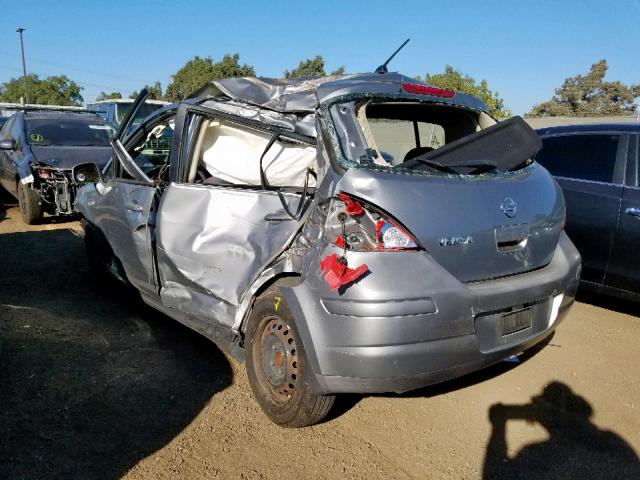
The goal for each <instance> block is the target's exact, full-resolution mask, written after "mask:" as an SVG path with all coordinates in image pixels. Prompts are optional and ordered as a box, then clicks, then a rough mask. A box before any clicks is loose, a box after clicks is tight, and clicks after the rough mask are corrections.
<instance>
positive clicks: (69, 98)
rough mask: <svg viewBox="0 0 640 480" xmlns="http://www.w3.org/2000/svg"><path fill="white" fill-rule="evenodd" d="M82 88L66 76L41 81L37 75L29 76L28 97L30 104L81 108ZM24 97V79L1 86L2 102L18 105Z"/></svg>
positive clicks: (13, 79) (17, 79)
mask: <svg viewBox="0 0 640 480" xmlns="http://www.w3.org/2000/svg"><path fill="white" fill-rule="evenodd" d="M81 90H82V87H81V86H80V85H78V84H77V83H76V82H74V81H73V80H71V79H69V78H68V77H67V76H66V75H57V76H51V77H48V78H46V79H41V78H39V77H38V75H36V74H35V73H31V74H29V75H27V97H28V100H29V103H39V104H44V105H65V106H80V105H82V102H83V98H82V95H81V94H80V92H81ZM23 96H24V83H23V79H22V78H12V79H10V80H9V81H8V82H5V83H3V84H2V85H0V101H3V102H11V103H18V102H20V98H21V97H23Z"/></svg>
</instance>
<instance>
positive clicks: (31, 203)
mask: <svg viewBox="0 0 640 480" xmlns="http://www.w3.org/2000/svg"><path fill="white" fill-rule="evenodd" d="M18 206H19V207H20V215H21V216H22V221H23V222H24V223H26V224H27V225H35V224H36V223H38V222H39V221H40V219H41V218H42V199H41V198H40V194H39V193H38V192H37V191H36V190H34V189H33V188H31V187H29V186H28V185H25V184H24V183H22V182H18Z"/></svg>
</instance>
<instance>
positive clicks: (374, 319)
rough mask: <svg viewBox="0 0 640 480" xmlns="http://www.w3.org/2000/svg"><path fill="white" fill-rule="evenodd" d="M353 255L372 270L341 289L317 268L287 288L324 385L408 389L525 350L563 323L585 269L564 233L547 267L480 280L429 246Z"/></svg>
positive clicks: (325, 388) (325, 389) (328, 389)
mask: <svg viewBox="0 0 640 480" xmlns="http://www.w3.org/2000/svg"><path fill="white" fill-rule="evenodd" d="M349 263H350V265H355V266H357V265H358V264H359V263H367V265H368V266H369V271H370V273H369V275H367V276H366V277H365V278H363V279H361V280H360V281H359V282H357V283H356V284H354V285H352V286H350V287H349V288H348V289H346V290H345V291H344V292H342V294H339V293H336V292H331V291H330V290H329V289H328V288H327V286H326V284H325V283H324V281H323V280H322V278H321V277H320V275H319V274H318V275H308V276H307V277H306V278H305V281H304V282H302V283H301V284H300V285H298V286H296V287H281V289H280V290H281V293H282V295H283V297H284V299H285V300H286V302H287V305H288V307H289V308H290V310H291V311H292V313H293V315H294V317H295V318H296V319H297V325H298V330H299V332H300V335H301V337H302V341H303V344H304V346H305V350H306V351H307V355H308V356H309V362H310V364H311V367H312V370H313V371H314V374H315V385H314V387H315V388H316V389H317V390H318V391H319V392H322V393H346V392H352V393H374V392H405V391H409V390H413V389H416V388H420V387H423V386H426V385H430V384H434V383H438V382H441V381H444V380H448V379H451V378H455V377H458V376H461V375H464V374H466V373H469V372H472V371H474V370H478V369H480V368H483V367H485V366H488V365H491V364H494V363H497V362H499V361H501V360H503V359H505V358H507V357H509V356H511V355H513V354H517V353H520V352H523V351H524V350H526V349H528V348H530V347H532V346H533V345H535V344H537V343H539V342H540V341H542V340H544V339H545V338H547V337H548V336H549V335H550V334H551V333H552V332H553V331H554V330H555V328H556V327H557V326H558V324H559V323H560V322H561V321H562V319H563V318H564V316H565V315H566V314H567V312H568V310H569V307H570V306H571V304H572V303H573V301H574V298H575V293H576V290H577V288H578V284H579V276H580V255H579V253H578V251H577V250H576V248H575V247H574V245H573V244H572V243H571V241H570V240H569V238H568V237H567V236H566V235H565V234H564V233H562V235H561V236H560V241H559V243H558V246H557V248H556V251H555V253H554V256H553V258H552V260H551V262H550V263H549V264H547V265H546V266H545V267H543V268H540V269H537V270H533V271H529V272H526V273H522V274H518V275H513V276H509V277H504V278H499V279H495V280H487V281H482V282H475V283H461V282H459V281H458V280H456V279H455V278H454V277H452V276H451V275H450V274H449V273H448V272H447V271H446V270H444V269H442V267H440V266H439V265H438V264H437V263H436V262H435V261H434V260H433V259H432V258H431V257H430V256H429V255H428V254H427V253H425V252H394V253H391V252H390V253H379V252H374V253H361V254H358V253H356V252H350V253H349ZM524 310H526V311H527V312H528V314H527V315H529V317H528V318H529V319H530V320H531V322H530V326H527V327H526V328H521V329H518V328H517V325H516V327H515V328H514V329H513V333H509V334H504V331H503V328H504V327H503V324H504V322H505V320H503V319H504V318H505V317H506V316H509V315H511V316H513V315H517V312H519V311H524ZM514 318H515V317H514Z"/></svg>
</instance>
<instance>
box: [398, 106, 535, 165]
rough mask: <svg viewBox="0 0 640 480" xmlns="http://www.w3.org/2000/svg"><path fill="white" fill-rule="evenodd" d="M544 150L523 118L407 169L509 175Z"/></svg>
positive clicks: (457, 143)
mask: <svg viewBox="0 0 640 480" xmlns="http://www.w3.org/2000/svg"><path fill="white" fill-rule="evenodd" d="M541 148H542V141H541V140H540V137H539V136H538V134H537V133H536V132H535V131H534V130H533V129H532V128H531V127H529V125H527V123H526V122H525V121H524V120H523V119H522V118H521V117H513V118H510V119H508V120H505V121H504V122H500V123H497V124H495V125H493V126H490V127H488V128H486V129H484V130H481V131H479V132H476V133H472V134H470V135H467V136H465V137H462V138H460V139H458V140H456V141H454V142H451V143H448V144H446V145H443V146H442V147H440V148H438V149H435V150H432V151H430V152H427V153H424V154H422V155H419V156H417V157H414V158H412V159H411V160H409V161H407V162H404V164H403V166H405V167H410V168H420V166H419V164H423V165H424V166H426V167H431V168H433V167H434V166H435V167H436V168H438V166H441V167H442V168H443V169H448V170H454V171H455V172H457V173H461V174H473V173H482V172H487V171H492V170H496V171H502V172H507V171H510V170H515V169H516V168H518V167H520V166H523V165H524V164H526V163H527V161H529V160H530V159H531V158H533V157H534V156H535V154H536V153H538V151H540V149H541Z"/></svg>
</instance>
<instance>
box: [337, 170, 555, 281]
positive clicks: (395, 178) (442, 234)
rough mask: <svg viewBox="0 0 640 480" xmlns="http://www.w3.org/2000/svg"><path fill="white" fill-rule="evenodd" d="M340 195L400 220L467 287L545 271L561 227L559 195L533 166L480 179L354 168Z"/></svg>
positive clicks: (340, 186)
mask: <svg viewBox="0 0 640 480" xmlns="http://www.w3.org/2000/svg"><path fill="white" fill-rule="evenodd" d="M337 188H338V190H339V191H343V192H345V193H348V194H350V195H352V196H354V197H359V198H361V199H363V200H365V201H367V202H369V203H371V204H373V205H376V206H378V207H380V208H381V209H383V210H385V211H386V212H388V213H389V214H390V215H391V216H393V217H395V218H396V219H397V220H398V221H399V222H400V223H401V224H402V225H403V226H404V227H405V228H406V229H407V230H408V231H409V232H410V233H411V234H413V235H414V236H415V237H416V239H417V241H418V243H419V244H420V245H421V246H422V247H424V248H425V249H426V250H427V252H428V253H429V254H430V255H431V256H432V257H433V258H434V259H435V260H436V261H437V262H438V263H439V264H440V265H442V266H443V267H444V268H446V269H447V270H448V271H449V272H450V273H451V274H452V275H454V276H455V277H456V278H457V279H458V280H460V281H462V282H473V281H479V280H485V279H491V278H497V277H504V276H507V275H513V274H517V273H521V272H525V271H528V270H533V269H536V268H539V267H542V266H544V265H546V264H547V263H549V262H550V261H551V258H552V256H553V253H554V251H555V248H556V245H557V243H558V239H559V236H560V232H561V231H562V228H563V227H562V224H563V216H564V210H565V208H564V199H563V196H562V192H561V190H560V188H559V187H558V185H557V183H556V182H555V181H554V180H553V179H552V177H551V176H550V175H549V173H548V172H547V171H546V170H545V169H544V168H543V167H541V166H539V165H538V164H535V163H534V164H532V165H530V166H528V167H525V168H522V169H520V170H518V171H515V172H503V173H499V174H490V175H479V176H469V175H411V174H394V173H390V172H381V171H374V170H366V169H350V170H348V171H347V172H346V173H345V174H344V176H343V177H342V179H341V180H340V181H339V183H338V185H337Z"/></svg>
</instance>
